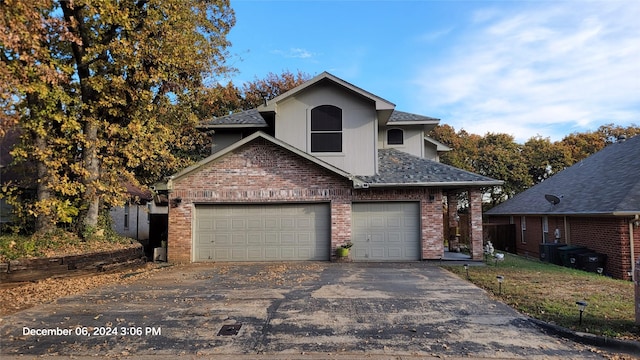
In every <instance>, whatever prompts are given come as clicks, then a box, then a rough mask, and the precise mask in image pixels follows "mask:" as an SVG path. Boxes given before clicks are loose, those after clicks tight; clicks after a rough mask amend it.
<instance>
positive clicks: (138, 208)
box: [136, 204, 140, 241]
mask: <svg viewBox="0 0 640 360" xmlns="http://www.w3.org/2000/svg"><path fill="white" fill-rule="evenodd" d="M136 240H138V241H140V204H136Z"/></svg>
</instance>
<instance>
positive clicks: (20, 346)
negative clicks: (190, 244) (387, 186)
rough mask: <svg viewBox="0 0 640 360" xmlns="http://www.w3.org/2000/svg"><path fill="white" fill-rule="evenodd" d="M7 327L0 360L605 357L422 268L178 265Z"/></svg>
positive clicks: (15, 319)
mask: <svg viewBox="0 0 640 360" xmlns="http://www.w3.org/2000/svg"><path fill="white" fill-rule="evenodd" d="M0 325H1V326H0V334H1V340H0V346H1V347H0V349H1V353H0V354H1V355H2V357H3V358H6V357H7V356H11V355H18V354H22V355H73V356H101V357H103V356H113V357H121V356H128V355H131V356H134V355H135V356H136V357H145V356H147V357H158V356H163V355H164V356H167V357H175V356H176V355H187V356H189V355H190V356H191V357H199V356H203V357H209V358H210V357H215V355H220V358H226V357H228V356H229V355H230V354H233V355H235V356H234V358H236V359H239V358H260V357H262V358H303V359H304V358H318V357H319V358H329V357H333V358H361V357H365V356H366V357H367V358H413V357H426V358H428V357H435V356H438V357H448V358H455V357H473V358H502V359H504V358H524V357H526V358H528V359H536V358H540V359H543V358H544V359H549V358H558V359H569V358H574V359H585V358H593V359H596V358H602V357H601V356H600V355H598V354H597V353H594V352H592V351H590V350H589V349H588V348H587V347H585V346H583V345H580V344H577V343H573V342H570V341H566V340H561V339H558V338H554V337H552V336H549V335H546V334H545V333H544V332H543V331H542V330H540V329H539V328H537V327H536V326H535V325H534V324H532V323H531V322H529V321H528V320H527V318H525V317H523V316H521V315H520V314H518V313H517V312H515V311H513V310H512V309H511V308H509V307H508V306H506V305H504V304H502V303H500V302H497V301H494V300H492V299H490V298H489V297H488V296H487V294H486V293H485V292H484V291H483V290H481V289H479V288H477V287H475V286H473V285H471V284H470V283H468V282H466V281H464V280H461V279H459V278H457V277H455V276H454V275H452V274H450V273H448V272H447V271H444V270H442V269H440V268H438V267H437V266H434V265H431V264H429V263H418V262H416V263H402V264H396V263H394V264H390V263H319V262H318V263H316V262H312V263H309V262H298V263H258V264H256V263H251V264H221V263H218V264H207V265H200V264H194V265H178V266H172V267H168V268H166V269H163V270H162V271H159V272H157V273H155V274H153V275H152V276H150V277H149V278H146V279H143V280H141V281H137V282H135V283H133V284H131V285H122V286H113V287H108V288H104V289H102V290H100V291H96V292H93V293H87V294H84V295H82V296H73V297H68V298H64V299H60V300H58V301H57V303H55V304H50V305H45V306H39V307H36V308H33V309H29V310H27V311H23V312H20V313H17V314H15V315H13V316H9V317H6V318H4V319H3V321H2V323H1V324H0ZM236 332H237V333H236Z"/></svg>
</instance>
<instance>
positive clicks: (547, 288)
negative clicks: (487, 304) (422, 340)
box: [443, 254, 640, 340]
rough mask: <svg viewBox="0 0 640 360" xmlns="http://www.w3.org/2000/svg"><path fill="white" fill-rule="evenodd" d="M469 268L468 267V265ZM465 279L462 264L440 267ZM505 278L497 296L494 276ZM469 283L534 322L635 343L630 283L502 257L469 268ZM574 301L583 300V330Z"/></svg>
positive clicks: (638, 335)
mask: <svg viewBox="0 0 640 360" xmlns="http://www.w3.org/2000/svg"><path fill="white" fill-rule="evenodd" d="M470 264H473V263H470ZM443 267H444V268H445V269H447V270H449V271H451V272H453V273H455V274H457V275H458V276H460V277H462V278H466V272H465V269H464V267H463V266H462V265H459V266H443ZM499 275H501V276H504V282H503V283H502V293H501V294H499V284H498V281H497V276H499ZM469 281H471V282H472V283H474V284H476V285H477V286H479V287H482V288H484V289H485V290H487V291H488V292H489V293H491V294H493V296H495V297H496V298H498V299H500V300H501V301H502V302H504V303H506V304H508V305H510V306H511V307H513V308H515V309H516V310H518V311H520V312H521V313H524V314H526V315H529V316H531V317H533V318H536V319H539V320H543V321H546V322H548V323H553V324H556V325H559V326H562V327H565V328H569V329H572V330H576V331H581V332H587V333H592V334H596V335H605V336H609V337H615V338H620V339H632V340H640V327H639V326H637V325H635V312H634V307H635V298H634V284H633V282H631V281H624V280H615V279H611V278H608V277H605V276H602V275H598V274H594V273H588V272H584V271H580V270H574V269H569V268H566V267H562V266H557V265H552V264H547V263H542V262H540V261H537V260H529V259H525V258H523V257H520V256H516V255H511V254H505V259H504V261H502V262H499V263H498V264H497V265H495V263H494V262H493V261H492V262H490V263H489V264H488V265H487V266H474V265H471V266H469ZM577 301H586V302H587V304H588V305H587V307H586V310H585V311H584V314H583V320H582V326H580V325H579V311H578V306H577V305H576V302H577Z"/></svg>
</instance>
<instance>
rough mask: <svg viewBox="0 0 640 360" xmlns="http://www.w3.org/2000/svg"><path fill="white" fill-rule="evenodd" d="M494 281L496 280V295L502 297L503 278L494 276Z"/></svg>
mask: <svg viewBox="0 0 640 360" xmlns="http://www.w3.org/2000/svg"><path fill="white" fill-rule="evenodd" d="M496 279H498V295H502V282H503V281H504V276H502V275H498V276H496Z"/></svg>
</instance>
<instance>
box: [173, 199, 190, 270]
mask: <svg viewBox="0 0 640 360" xmlns="http://www.w3.org/2000/svg"><path fill="white" fill-rule="evenodd" d="M192 210H193V204H185V203H182V204H180V205H179V206H176V207H172V206H171V201H169V225H168V226H169V229H168V234H167V260H168V261H169V262H172V263H189V262H191V236H192V234H191V230H192V229H191V217H192Z"/></svg>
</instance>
